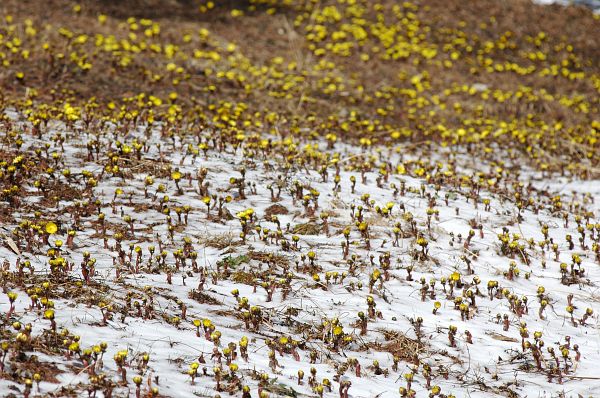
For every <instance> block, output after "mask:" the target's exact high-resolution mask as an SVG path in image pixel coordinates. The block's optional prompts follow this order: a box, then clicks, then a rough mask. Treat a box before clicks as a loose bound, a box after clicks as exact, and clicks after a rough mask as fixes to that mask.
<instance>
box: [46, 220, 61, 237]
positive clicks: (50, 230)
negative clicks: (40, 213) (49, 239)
mask: <svg viewBox="0 0 600 398" xmlns="http://www.w3.org/2000/svg"><path fill="white" fill-rule="evenodd" d="M44 229H45V230H46V233H47V234H49V235H54V234H55V233H56V232H57V231H58V227H57V226H56V224H55V223H53V222H52V221H50V222H47V223H46V226H45V228H44Z"/></svg>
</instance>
